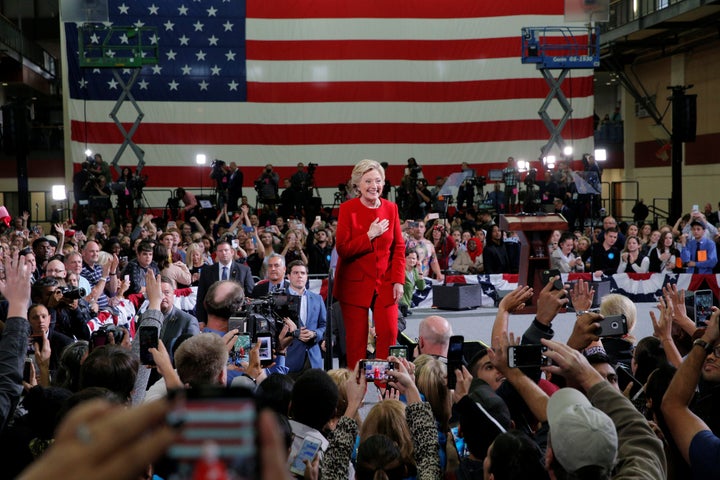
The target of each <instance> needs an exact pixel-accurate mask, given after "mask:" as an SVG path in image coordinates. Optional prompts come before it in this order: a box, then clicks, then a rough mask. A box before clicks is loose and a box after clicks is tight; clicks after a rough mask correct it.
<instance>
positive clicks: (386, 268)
mask: <svg viewBox="0 0 720 480" xmlns="http://www.w3.org/2000/svg"><path fill="white" fill-rule="evenodd" d="M350 183H351V187H352V191H353V192H354V193H355V195H356V198H353V199H352V200H348V201H347V202H344V203H343V204H342V205H340V214H339V216H338V225H337V233H336V247H337V253H338V265H337V271H336V274H335V288H334V293H335V298H337V299H338V301H339V302H340V308H341V309H342V315H343V321H344V322H345V331H346V344H347V364H348V366H349V367H351V368H352V367H354V366H355V364H356V363H357V361H358V360H361V359H362V358H364V357H365V352H366V349H367V337H368V311H369V310H371V309H372V311H373V321H374V324H375V334H376V357H377V358H387V355H388V351H389V348H390V346H391V345H394V344H395V341H396V339H397V330H398V327H397V318H398V306H397V303H398V302H399V301H400V299H402V296H403V283H404V282H405V241H404V239H403V236H402V231H401V228H400V216H399V215H398V208H397V205H396V204H395V203H393V202H389V201H387V200H385V199H383V198H381V195H382V190H383V185H384V184H385V171H384V170H383V168H382V167H381V166H380V164H379V163H378V162H376V161H375V160H361V161H360V162H358V164H357V165H355V168H353V171H352V176H351V179H350Z"/></svg>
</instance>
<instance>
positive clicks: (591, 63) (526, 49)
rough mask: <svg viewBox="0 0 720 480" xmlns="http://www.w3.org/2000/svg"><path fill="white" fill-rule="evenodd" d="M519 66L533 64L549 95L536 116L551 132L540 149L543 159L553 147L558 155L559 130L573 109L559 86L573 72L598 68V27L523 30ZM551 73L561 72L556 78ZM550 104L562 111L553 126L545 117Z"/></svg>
mask: <svg viewBox="0 0 720 480" xmlns="http://www.w3.org/2000/svg"><path fill="white" fill-rule="evenodd" d="M522 63H532V64H535V66H536V68H537V69H538V70H540V73H541V74H542V76H543V78H544V79H545V82H546V83H547V84H548V86H549V87H550V92H549V93H548V95H547V97H545V101H544V102H543V104H542V106H541V107H540V110H539V111H538V115H540V118H541V119H542V121H543V123H544V124H545V127H546V128H547V129H548V131H549V132H550V140H549V141H548V142H547V143H546V144H545V145H543V147H542V148H541V157H545V156H546V155H547V154H548V152H549V151H550V149H551V148H552V147H553V145H557V146H558V148H559V149H560V151H562V150H563V148H564V147H565V140H564V139H563V138H562V130H563V128H564V127H565V124H566V123H567V122H568V120H569V119H570V117H571V116H572V111H573V110H572V105H571V104H570V102H569V101H568V99H567V97H566V96H565V94H564V93H563V91H562V88H561V86H562V82H563V81H564V80H565V77H567V75H568V73H569V72H570V70H572V69H578V68H595V67H598V66H600V36H599V30H598V28H597V27H568V26H563V27H524V28H523V29H522ZM551 70H560V74H559V75H558V76H557V77H555V76H554V75H553V74H552V73H551ZM553 100H557V101H558V103H559V104H560V107H561V108H562V109H563V112H564V114H563V116H562V117H561V118H560V121H559V122H558V123H557V124H555V123H554V122H553V121H552V119H551V118H550V116H549V115H548V114H547V109H548V107H549V106H550V104H551V103H552V101H553Z"/></svg>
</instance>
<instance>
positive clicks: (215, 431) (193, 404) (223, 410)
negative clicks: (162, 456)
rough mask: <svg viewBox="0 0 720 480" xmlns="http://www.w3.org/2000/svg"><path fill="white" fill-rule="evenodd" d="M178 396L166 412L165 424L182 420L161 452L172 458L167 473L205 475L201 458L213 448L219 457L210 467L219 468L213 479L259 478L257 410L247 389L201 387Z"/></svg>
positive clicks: (184, 476) (182, 476) (188, 476)
mask: <svg viewBox="0 0 720 480" xmlns="http://www.w3.org/2000/svg"><path fill="white" fill-rule="evenodd" d="M179 395H180V398H178V399H176V402H177V403H176V405H177V407H176V408H175V409H173V411H172V412H170V413H169V414H168V417H167V420H168V423H169V424H171V425H178V424H181V425H182V427H181V430H180V434H179V436H178V440H177V441H176V443H175V444H174V445H172V446H171V447H170V448H169V449H168V453H167V455H168V457H169V458H170V459H173V460H174V463H176V465H175V468H174V470H175V473H174V474H173V475H171V478H177V479H180V480H186V479H187V480H189V479H194V478H206V477H205V476H204V474H207V468H208V465H207V463H208V461H207V460H206V459H207V458H208V457H210V456H212V455H213V454H215V453H216V454H217V458H218V460H219V461H220V462H218V463H217V464H216V465H215V466H216V467H217V468H222V469H224V473H225V475H224V476H220V477H217V478H242V479H256V478H259V474H258V458H257V457H258V447H257V441H256V435H255V432H256V429H255V428H256V425H255V424H256V419H257V410H256V406H255V400H254V399H253V398H252V393H251V392H250V391H249V390H247V389H243V388H224V387H219V386H218V387H214V386H213V387H210V386H207V387H201V388H191V389H188V390H183V391H181V392H180V393H179Z"/></svg>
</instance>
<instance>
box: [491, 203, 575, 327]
mask: <svg viewBox="0 0 720 480" xmlns="http://www.w3.org/2000/svg"><path fill="white" fill-rule="evenodd" d="M500 228H501V229H503V230H508V231H512V232H516V233H517V235H518V238H519V239H520V269H519V270H518V274H519V275H518V285H529V286H530V287H532V288H533V289H534V292H533V299H532V306H531V307H530V306H528V308H526V309H525V310H523V312H522V313H533V312H535V310H536V309H537V297H538V296H539V295H540V290H542V289H543V287H544V286H545V285H543V283H542V272H543V271H544V270H547V269H549V268H550V256H549V253H548V240H549V239H550V235H551V234H552V231H553V230H560V231H562V232H564V231H566V230H567V228H568V224H567V220H565V218H564V217H563V216H562V215H558V214H556V213H549V214H544V215H543V214H539V215H538V214H527V215H500Z"/></svg>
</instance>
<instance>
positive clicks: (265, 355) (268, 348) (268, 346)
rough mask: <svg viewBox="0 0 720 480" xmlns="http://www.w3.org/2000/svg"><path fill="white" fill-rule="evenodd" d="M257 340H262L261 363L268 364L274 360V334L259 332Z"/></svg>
mask: <svg viewBox="0 0 720 480" xmlns="http://www.w3.org/2000/svg"><path fill="white" fill-rule="evenodd" d="M257 341H258V342H260V365H263V366H266V365H270V364H271V363H272V362H273V360H274V359H273V352H272V336H270V334H269V333H268V334H264V333H263V334H259V335H258V336H257Z"/></svg>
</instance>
